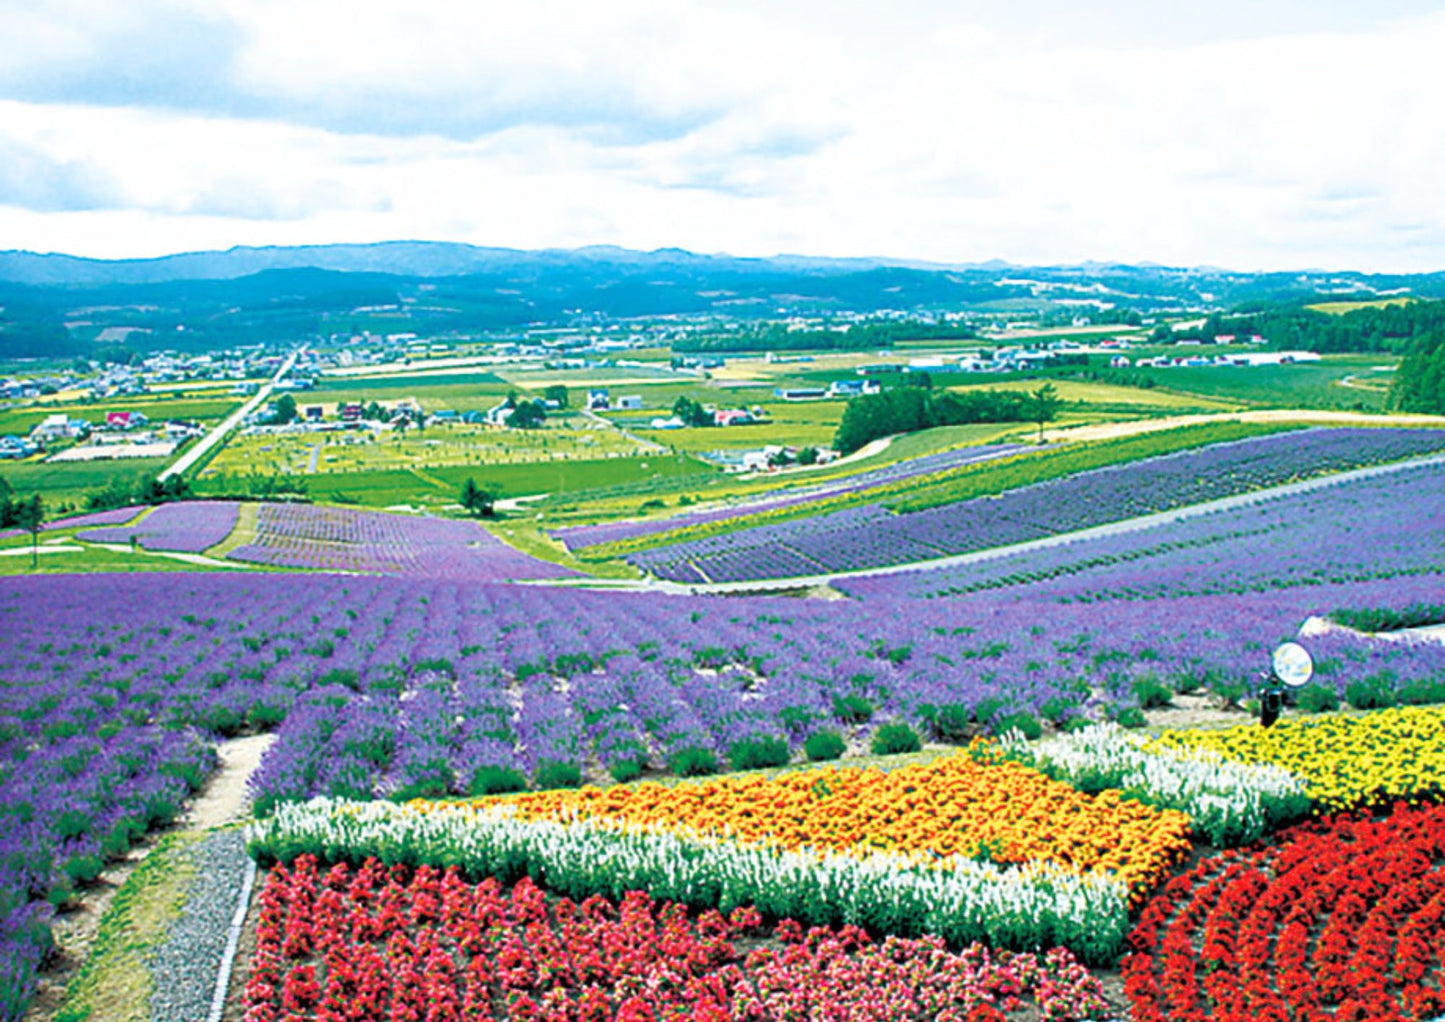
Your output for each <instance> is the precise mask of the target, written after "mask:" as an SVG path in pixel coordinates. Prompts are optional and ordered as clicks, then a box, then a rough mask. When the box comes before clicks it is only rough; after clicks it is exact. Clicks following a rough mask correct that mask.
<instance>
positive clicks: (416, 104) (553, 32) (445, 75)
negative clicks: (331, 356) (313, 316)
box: [0, 0, 1445, 271]
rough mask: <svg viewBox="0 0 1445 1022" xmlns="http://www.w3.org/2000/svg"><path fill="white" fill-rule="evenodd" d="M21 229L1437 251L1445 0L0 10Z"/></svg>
mask: <svg viewBox="0 0 1445 1022" xmlns="http://www.w3.org/2000/svg"><path fill="white" fill-rule="evenodd" d="M0 25H4V26H5V30H4V32H3V33H0V249H29V250H33V251H56V252H69V253H73V254H77V255H87V256H97V257H105V258H119V257H136V256H154V255H161V254H166V253H170V252H178V251H193V250H199V249H213V248H227V247H230V246H232V245H272V244H275V245H288V244H318V243H329V242H366V241H381V240H389V239H428V240H446V241H463V242H470V243H472V244H478V245H496V246H507V247H516V248H547V247H574V246H580V245H590V244H611V245H622V246H626V247H629V248H639V249H653V248H661V247H670V246H675V247H681V248H687V249H691V250H693V251H697V252H728V253H731V254H734V255H756V256H766V255H773V254H778V253H799V254H808V255H824V256H878V257H890V258H897V259H919V260H932V261H939V262H973V261H984V260H989V259H1007V260H1010V261H1013V262H1019V263H1029V264H1040V263H1073V262H1079V261H1083V260H1090V259H1092V260H1118V261H1125V262H1155V263H1164V264H1169V265H1189V266H1198V265H1214V266H1224V267H1229V268H1232V269H1239V270H1256V269H1304V268H1327V269H1358V270H1371V271H1421V270H1439V269H1445V173H1442V168H1445V130H1441V129H1442V115H1441V113H1440V112H1439V108H1438V104H1439V99H1440V97H1441V96H1445V60H1442V59H1441V57H1440V56H1439V55H1440V54H1441V53H1445V3H1426V2H1416V0H1374V2H1371V3H1368V4H1366V3H1363V2H1360V0H1348V2H1345V0H1214V2H1209V3H1196V2H1177V0H1176V2H1168V3H1161V2H1159V0H1148V2H1145V0H1105V2H1091V3H1088V4H1081V3H1078V2H1054V0H998V2H994V0H987V2H985V0H953V2H934V0H890V2H888V3H886V4H885V3H878V2H869V3H851V2H849V0H827V2H822V0H819V2H814V0H760V2H753V0H731V2H727V3H712V2H698V0H605V2H599V0H583V2H572V0H522V2H518V0H508V2H504V3H498V2H493V0H463V2H443V0H347V2H345V3H341V2H338V0H210V2H189V0H125V2H124V3H117V2H115V0H0Z"/></svg>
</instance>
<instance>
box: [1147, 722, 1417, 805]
mask: <svg viewBox="0 0 1445 1022" xmlns="http://www.w3.org/2000/svg"><path fill="white" fill-rule="evenodd" d="M1151 744H1153V745H1155V746H1163V747H1165V748H1172V749H1197V748H1208V749H1214V750H1216V751H1218V752H1219V753H1221V754H1223V755H1224V756H1226V757H1228V758H1229V759H1234V760H1241V761H1243V762H1247V763H1274V764H1276V765H1278V766H1282V767H1284V768H1285V769H1286V770H1289V771H1291V772H1292V773H1294V774H1295V775H1297V776H1298V777H1300V778H1302V779H1303V780H1304V782H1305V784H1306V787H1307V789H1308V792H1309V796H1310V798H1312V799H1314V801H1315V809H1316V812H1320V813H1329V812H1335V811H1338V810H1341V809H1353V808H1356V807H1362V806H1374V805H1381V804H1385V803H1389V802H1393V801H1395V800H1397V799H1402V798H1405V799H1408V798H1412V797H1416V796H1420V795H1426V794H1438V793H1440V792H1441V791H1442V790H1445V708H1440V707H1433V706H1432V707H1423V706H1422V707H1404V708H1400V709H1393V710H1376V711H1374V712H1371V713H1367V714H1364V715H1361V716H1331V717H1321V718H1317V719H1299V720H1283V721H1280V722H1279V723H1278V724H1275V725H1274V726H1273V727H1269V728H1263V727H1260V726H1259V725H1257V724H1243V725H1240V726H1239V727H1232V728H1228V729H1225V730H1220V731H1208V730H1196V731H1166V732H1165V733H1164V734H1162V735H1160V736H1159V738H1158V739H1156V741H1155V742H1154V743H1151Z"/></svg>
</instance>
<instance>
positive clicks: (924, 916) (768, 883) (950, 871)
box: [247, 799, 1130, 962]
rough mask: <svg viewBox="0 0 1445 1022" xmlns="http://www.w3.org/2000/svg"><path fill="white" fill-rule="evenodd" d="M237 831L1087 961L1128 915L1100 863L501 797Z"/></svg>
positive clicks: (346, 852) (586, 892)
mask: <svg viewBox="0 0 1445 1022" xmlns="http://www.w3.org/2000/svg"><path fill="white" fill-rule="evenodd" d="M247 838H248V841H247V846H248V848H249V849H250V852H251V854H252V855H253V856H255V857H256V858H257V859H258V860H259V861H261V862H289V861H291V860H293V859H295V858H296V857H297V856H301V855H315V856H317V857H318V858H319V859H321V860H323V861H327V862H361V861H364V860H366V859H368V858H375V859H377V860H378V861H379V862H382V863H384V864H386V865H389V866H394V865H403V866H434V867H438V868H443V867H448V866H455V867H457V868H458V869H460V870H462V871H463V872H464V873H466V874H467V875H468V876H472V877H496V878H498V879H499V880H503V881H506V882H511V881H515V880H520V879H521V878H522V877H536V878H537V879H538V882H540V883H541V884H543V886H545V887H546V888H547V889H548V890H549V891H552V892H554V893H556V894H560V895H565V896H567V897H570V898H574V899H583V898H588V897H591V896H593V895H602V896H604V897H609V898H613V899H621V898H624V897H626V896H627V894H628V893H630V892H632V891H638V890H640V891H646V892H648V893H649V894H650V895H651V896H653V897H655V898H661V899H666V900H668V901H675V902H678V903H680V904H682V905H686V906H687V907H688V908H689V909H692V910H695V911H707V910H709V909H717V910H719V911H723V912H731V911H732V910H733V909H735V908H737V907H739V906H751V907H753V908H756V909H757V910H758V911H759V912H761V913H762V914H763V915H764V916H765V917H767V918H769V919H774V920H784V919H792V920H794V921H797V922H800V923H802V924H804V925H810V926H839V925H851V926H864V927H867V928H869V929H870V930H872V931H874V932H876V933H890V934H896V935H901V936H908V937H916V936H921V935H926V934H932V935H934V936H938V937H941V938H943V939H944V940H946V941H948V942H949V943H950V944H952V945H954V946H959V947H961V946H963V945H966V944H968V943H971V942H973V941H984V942H986V943H987V944H989V945H990V946H992V947H996V948H1000V947H1001V948H1016V949H1024V950H1029V949H1036V948H1040V947H1051V946H1055V945H1062V946H1065V947H1068V948H1070V949H1071V950H1072V951H1074V952H1075V953H1077V954H1078V955H1080V957H1081V958H1083V959H1085V960H1087V961H1090V962H1108V961H1111V960H1113V959H1114V958H1115V957H1116V956H1117V954H1118V952H1119V949H1120V948H1121V946H1122V942H1123V939H1124V936H1125V933H1126V932H1127V927H1128V919H1129V912H1128V908H1129V902H1130V892H1129V889H1128V887H1127V885H1126V884H1125V883H1123V882H1122V881H1120V880H1119V879H1117V878H1115V877H1113V876H1111V875H1109V874H1107V873H1103V872H1093V873H1087V874H1081V873H1078V872H1076V871H1074V870H1072V869H1067V868H1063V867H1061V866H1058V865H1052V864H1049V863H1045V862H1027V863H1023V864H1021V865H1011V866H1010V865H998V864H996V863H992V862H988V861H984V860H982V859H971V858H965V857H952V858H943V859H937V860H930V861H926V862H923V861H920V860H919V858H918V857H917V856H902V855H898V854H894V853H889V852H882V851H879V852H873V853H866V854H859V853H858V852H857V851H856V850H851V851H849V852H846V853H840V852H826V851H825V852H819V851H815V850H813V849H803V850H799V851H785V850H782V849H779V848H776V847H773V846H770V845H766V844H761V843H757V842H746V841H734V840H730V839H728V838H725V837H709V836H702V835H697V834H692V833H679V832H669V831H656V830H646V829H644V828H640V827H635V826H625V825H616V824H606V823H601V822H592V821H580V822H559V821H554V820H534V821H530V822H529V821H525V820H520V819H518V818H517V816H516V813H515V812H514V811H513V810H512V809H511V807H509V806H505V805H494V806H489V807H486V808H484V809H476V808H473V807H468V806H457V805H450V806H448V805H427V804H417V803H412V804H408V805H397V804H395V803H391V802H384V801H371V802H349V801H340V800H330V799H315V800H313V801H311V802H304V803H291V804H287V805H284V806H281V807H279V808H278V809H277V810H276V811H275V813H273V814H272V815H271V816H269V817H267V818H266V819H264V820H260V821H257V822H256V823H255V824H253V825H252V826H251V827H250V828H249V830H248V832H247Z"/></svg>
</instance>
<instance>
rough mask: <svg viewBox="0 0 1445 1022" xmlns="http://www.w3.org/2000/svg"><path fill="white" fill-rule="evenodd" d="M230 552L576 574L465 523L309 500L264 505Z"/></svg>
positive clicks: (278, 561) (479, 575)
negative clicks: (250, 534)
mask: <svg viewBox="0 0 1445 1022" xmlns="http://www.w3.org/2000/svg"><path fill="white" fill-rule="evenodd" d="M228 556H230V557H231V559H232V560H237V561H246V562H248V563H251V564H268V565H271V566H273V567H283V568H310V569H313V570H322V571H347V572H364V573H376V574H385V575H407V576H425V577H428V578H468V579H476V580H478V581H501V580H504V579H510V578H560V577H563V576H566V575H574V574H576V572H573V571H569V570H568V569H566V568H562V567H559V566H557V565H555V564H549V563H547V562H546V561H540V560H538V559H536V558H535V557H528V556H527V555H526V554H523V553H519V552H518V551H516V550H514V549H512V548H511V547H509V546H507V545H506V544H505V543H503V542H501V541H500V540H498V539H495V538H493V537H492V535H491V534H490V533H488V532H487V531H486V530H485V529H483V528H481V527H480V526H478V525H475V524H472V523H470V522H459V521H452V520H449V519H443V518H411V517H405V516H402V515H393V514H383V513H381V512H378V511H357V510H354V509H352V508H340V507H315V506H312V505H310V504H262V505H261V506H260V508H259V509H258V512H257V521H256V535H255V537H254V538H253V539H252V540H251V541H250V542H249V543H246V544H244V545H242V546H239V547H237V548H236V549H234V550H232V551H231V552H230V554H229V555H228Z"/></svg>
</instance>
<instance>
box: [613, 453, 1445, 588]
mask: <svg viewBox="0 0 1445 1022" xmlns="http://www.w3.org/2000/svg"><path fill="white" fill-rule="evenodd" d="M1441 449H1445V431H1441V430H1402V429H1315V430H1304V431H1300V432H1294V433H1284V434H1275V435H1273V436H1266V437H1257V438H1252V439H1247V440H1241V441H1237V442H1234V443H1228V444H1218V445H1214V446H1211V447H1207V448H1202V449H1199V450H1191V451H1183V452H1179V453H1175V454H1171V455H1166V456H1163V457H1158V458H1151V459H1148V460H1145V461H1140V462H1134V463H1131V464H1128V465H1121V466H1111V467H1108V468H1102V469H1096V470H1093V471H1090V472H1085V473H1081V474H1078V475H1074V476H1069V477H1065V478H1061V479H1054V480H1050V481H1048V482H1044V483H1039V484H1037V485H1034V486H1028V487H1024V488H1022V489H1018V490H1013V491H1010V492H1008V493H1006V494H1004V495H1003V496H1002V497H999V498H980V499H975V500H969V501H962V502H959V503H956V504H950V505H945V506H943V507H937V508H931V509H929V510H926V511H918V512H914V513H910V514H900V515H893V514H889V513H887V512H886V511H884V509H882V508H880V507H877V506H873V507H867V508H854V509H850V510H848V511H841V512H835V513H833V514H826V515H819V516H817V517H814V518H808V519H802V520H799V521H793V522H784V523H780V524H777V525H766V526H759V527H756V528H752V529H747V530H744V531H741V532H736V533H730V534H727V535H723V536H713V537H708V538H705V539H700V540H694V541H691V542H686V543H678V544H673V545H671V546H666V547H661V548H657V549H654V550H647V551H643V552H641V553H638V554H634V555H631V556H629V557H628V558H627V560H628V561H630V562H631V563H632V564H633V565H635V566H636V567H638V568H641V569H643V570H645V571H648V572H651V573H652V574H654V575H657V576H658V577H660V578H665V579H671V580H673V581H679V582H695V581H696V580H697V577H698V576H701V577H703V578H705V579H707V580H709V581H713V582H730V581H743V580H753V579H767V578H787V577H790V576H791V575H794V574H804V575H807V574H821V573H826V572H841V571H859V570H867V569H869V568H879V567H887V566H891V565H895V564H906V563H909V562H912V561H916V560H925V559H932V558H939V557H945V556H949V555H954V554H963V553H971V552H974V551H978V550H986V549H990V548H992V547H998V546H1006V545H1009V544H1013V543H1020V542H1027V541H1029V540H1032V539H1038V538H1042V537H1044V536H1048V535H1054V534H1059V533H1066V532H1073V531H1076V530H1079V529H1084V528H1089V527H1092V526H1096V525H1103V524H1106V523H1109V522H1114V521H1120V520H1122V519H1126V518H1132V517H1136V516H1140V515H1146V514H1153V513H1156V512H1161V511H1168V510H1173V509H1176V508H1180V507H1186V506H1188V505H1191V504H1198V503H1203V502H1206V501H1210V500H1216V499H1219V498H1222V497H1228V496H1234V495H1237V494H1241V493H1248V492H1251V491H1253V490H1258V489H1263V488H1267V487H1270V486H1276V485H1280V484H1283V483H1288V482H1292V481H1294V480H1297V479H1300V478H1304V477H1309V476H1315V475H1320V474H1324V473H1327V472H1334V471H1342V470H1346V469H1350V468H1357V467H1360V466H1363V465H1370V464H1377V463H1381V462H1387V461H1395V460H1399V459H1402V458H1406V457H1410V456H1412V455H1418V454H1426V453H1433V452H1436V451H1439V450H1441ZM803 564H812V565H815V567H814V568H813V570H811V571H806V570H803V571H800V570H799V568H800V566H801V565H803Z"/></svg>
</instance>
